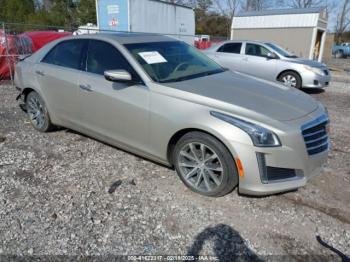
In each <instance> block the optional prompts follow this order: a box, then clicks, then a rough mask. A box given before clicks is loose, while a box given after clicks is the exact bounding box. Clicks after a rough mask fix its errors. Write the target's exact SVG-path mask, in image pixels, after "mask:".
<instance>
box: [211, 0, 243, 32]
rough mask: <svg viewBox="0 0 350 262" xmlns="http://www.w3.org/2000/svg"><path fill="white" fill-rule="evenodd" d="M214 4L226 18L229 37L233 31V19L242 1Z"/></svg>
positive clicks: (217, 2) (225, 0)
mask: <svg viewBox="0 0 350 262" xmlns="http://www.w3.org/2000/svg"><path fill="white" fill-rule="evenodd" d="M214 3H215V6H216V8H217V10H218V11H219V12H220V13H221V15H222V16H224V17H226V27H227V35H229V34H230V31H231V23H232V19H233V17H234V16H235V14H236V12H237V10H238V7H239V5H240V4H241V1H240V0H215V2H214Z"/></svg>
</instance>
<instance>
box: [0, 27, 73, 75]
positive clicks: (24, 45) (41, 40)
mask: <svg viewBox="0 0 350 262" xmlns="http://www.w3.org/2000/svg"><path fill="white" fill-rule="evenodd" d="M68 35H71V33H69V32H63V33H59V32H54V31H38V32H25V33H23V34H20V35H10V34H7V36H6V38H7V46H8V50H6V42H5V37H4V33H3V31H1V30H0V80H4V79H9V78H10V73H12V74H13V73H14V71H15V64H16V62H17V61H18V58H19V55H25V54H31V53H34V52H36V51H37V50H39V49H40V48H42V47H43V46H44V45H46V44H48V43H50V42H52V41H54V40H56V39H59V38H62V37H65V36H68ZM7 55H9V56H8V57H7ZM9 65H10V67H9ZM10 69H11V70H10Z"/></svg>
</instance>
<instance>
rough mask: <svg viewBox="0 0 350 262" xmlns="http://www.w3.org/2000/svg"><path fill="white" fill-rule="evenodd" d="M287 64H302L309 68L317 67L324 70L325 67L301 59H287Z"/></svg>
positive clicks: (315, 62)
mask: <svg viewBox="0 0 350 262" xmlns="http://www.w3.org/2000/svg"><path fill="white" fill-rule="evenodd" d="M286 60H287V61H288V62H292V63H296V64H302V65H308V66H311V67H318V68H324V67H327V66H326V65H325V64H322V63H320V62H317V61H314V60H309V59H302V58H287V59H286Z"/></svg>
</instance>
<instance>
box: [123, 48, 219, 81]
mask: <svg viewBox="0 0 350 262" xmlns="http://www.w3.org/2000/svg"><path fill="white" fill-rule="evenodd" d="M125 47H126V48H127V49H128V50H129V52H130V53H131V54H132V55H133V57H134V58H135V59H136V60H137V61H138V62H139V63H140V65H141V66H142V67H143V69H144V70H145V71H146V72H147V74H148V75H149V76H150V77H151V78H152V79H153V80H154V81H156V82H159V83H166V82H178V81H184V80H188V79H193V78H198V77H203V76H207V75H211V74H217V73H221V72H224V71H225V70H224V69H223V68H222V67H220V66H219V65H218V64H216V63H215V62H214V61H212V60H211V59H210V58H208V57H207V56H206V55H204V54H202V53H201V52H199V51H197V50H196V49H195V48H194V47H191V46H190V45H188V44H186V43H184V42H180V41H171V42H154V43H136V44H125Z"/></svg>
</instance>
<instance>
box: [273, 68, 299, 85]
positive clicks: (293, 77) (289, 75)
mask: <svg viewBox="0 0 350 262" xmlns="http://www.w3.org/2000/svg"><path fill="white" fill-rule="evenodd" d="M278 81H280V82H282V83H283V84H284V85H285V86H289V87H294V88H297V89H300V88H301V78H300V76H299V75H298V74H297V73H295V72H293V71H288V72H284V73H282V74H281V75H280V76H279V77H278Z"/></svg>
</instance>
